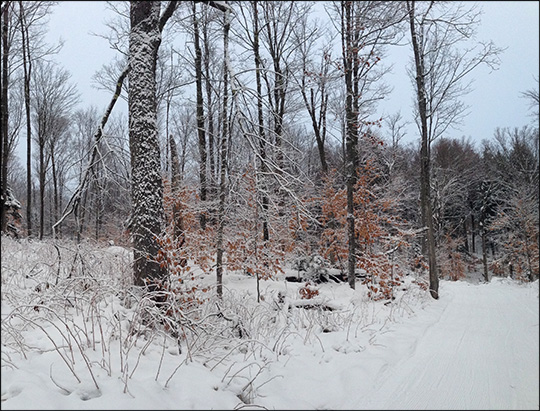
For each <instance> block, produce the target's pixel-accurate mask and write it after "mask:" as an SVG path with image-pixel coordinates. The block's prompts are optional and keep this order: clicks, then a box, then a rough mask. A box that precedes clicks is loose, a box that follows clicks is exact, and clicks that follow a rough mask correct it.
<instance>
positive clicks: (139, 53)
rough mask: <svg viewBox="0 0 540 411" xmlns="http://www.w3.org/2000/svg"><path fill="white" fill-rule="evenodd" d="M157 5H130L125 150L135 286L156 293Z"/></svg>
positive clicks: (159, 210) (159, 197) (159, 206)
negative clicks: (129, 179)
mask: <svg viewBox="0 0 540 411" xmlns="http://www.w3.org/2000/svg"><path fill="white" fill-rule="evenodd" d="M159 10H160V2H159V1H132V2H131V11H130V20H131V31H130V35H129V67H130V71H129V98H128V108H129V125H130V127H129V147H130V153H131V177H132V192H131V203H132V216H131V233H132V241H133V248H134V263H133V264H134V265H133V274H134V281H135V285H137V286H145V285H147V286H148V287H149V289H150V290H155V289H158V288H159V286H158V285H157V283H158V282H159V281H161V280H163V279H164V278H165V276H166V274H167V270H166V268H164V267H161V266H160V264H159V262H158V261H157V256H158V251H159V250H160V246H159V244H158V241H157V237H158V236H159V235H160V234H161V232H162V223H163V220H164V210H163V182H162V179H161V162H160V152H159V144H158V133H157V108H156V79H155V73H156V58H157V51H158V48H159V44H160V42H161V31H160V28H159Z"/></svg>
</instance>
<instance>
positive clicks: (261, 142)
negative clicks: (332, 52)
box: [253, 0, 270, 242]
mask: <svg viewBox="0 0 540 411" xmlns="http://www.w3.org/2000/svg"><path fill="white" fill-rule="evenodd" d="M257 5H258V2H257V1H256V0H255V1H254V2H253V54H254V55H255V81H256V84H257V118H258V126H259V155H260V158H261V161H260V163H261V165H260V167H261V171H262V175H263V181H264V178H265V176H266V175H267V171H268V170H267V165H266V140H265V139H266V136H265V133H264V116H263V102H262V84H261V57H260V51H259V10H258V8H257V7H258V6H257ZM262 208H263V216H262V231H263V242H267V241H268V240H269V239H270V233H269V231H268V208H269V199H268V195H267V194H266V192H265V191H264V188H263V193H262Z"/></svg>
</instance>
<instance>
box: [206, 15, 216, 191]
mask: <svg viewBox="0 0 540 411" xmlns="http://www.w3.org/2000/svg"><path fill="white" fill-rule="evenodd" d="M203 44H204V56H205V58H204V74H205V89H206V104H207V117H208V119H207V124H208V163H209V166H210V176H211V178H210V181H209V187H208V190H209V195H210V198H211V199H214V197H215V191H216V190H215V186H216V182H217V176H216V164H215V150H216V148H215V147H214V141H215V138H214V114H213V110H212V83H211V82H210V55H211V54H210V41H209V40H208V23H206V25H205V26H204V28H203Z"/></svg>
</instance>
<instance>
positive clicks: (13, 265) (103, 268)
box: [1, 237, 429, 409]
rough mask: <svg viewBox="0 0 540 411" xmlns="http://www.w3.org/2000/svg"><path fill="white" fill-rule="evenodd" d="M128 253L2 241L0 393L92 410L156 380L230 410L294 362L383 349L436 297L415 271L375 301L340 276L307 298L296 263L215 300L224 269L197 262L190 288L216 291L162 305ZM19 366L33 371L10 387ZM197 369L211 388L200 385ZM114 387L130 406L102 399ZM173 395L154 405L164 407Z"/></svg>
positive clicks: (192, 400) (198, 401)
mask: <svg viewBox="0 0 540 411" xmlns="http://www.w3.org/2000/svg"><path fill="white" fill-rule="evenodd" d="M130 261H131V252H130V251H129V250H126V249H124V248H122V247H116V246H111V247H104V246H98V245H96V244H93V243H83V244H80V245H76V244H74V243H70V242H64V241H61V242H52V241H43V242H39V241H28V240H13V239H11V238H7V237H3V238H2V277H1V282H2V298H1V304H2V306H1V312H2V362H1V366H2V381H3V384H2V401H7V400H10V399H13V398H15V397H16V396H17V395H18V393H20V392H21V391H22V390H24V389H32V390H35V391H36V394H39V393H40V392H41V394H42V395H47V396H50V395H57V396H58V398H56V399H54V400H53V401H52V402H53V403H55V402H56V404H57V406H58V408H63V406H62V396H71V395H75V396H78V397H79V398H80V400H82V401H83V403H84V404H87V406H88V408H111V406H112V407H115V408H116V407H118V408H123V407H124V406H125V405H122V404H125V398H131V399H133V400H137V401H140V399H141V397H142V396H143V395H144V393H145V392H148V390H149V387H155V386H156V385H158V386H159V387H160V389H161V390H162V392H163V393H166V392H168V391H170V392H175V396H174V397H171V398H170V399H169V400H170V401H173V398H174V399H175V400H174V401H178V395H179V394H178V393H179V392H181V393H182V394H181V398H183V401H184V404H185V406H181V407H180V408H205V398H206V399H207V401H208V404H213V403H215V401H216V398H219V403H220V404H223V408H228V409H232V408H241V407H245V406H246V404H252V405H256V404H257V403H258V401H259V399H261V398H262V397H264V394H263V393H264V387H265V386H266V385H267V384H269V383H270V382H271V381H274V382H275V380H279V379H280V378H282V377H283V375H282V374H281V373H280V370H283V367H286V366H287V364H288V363H289V362H291V366H294V365H293V364H294V363H295V361H298V360H299V359H300V358H301V356H303V355H308V356H311V357H313V356H316V357H318V358H319V357H320V362H321V363H324V362H325V361H328V359H327V360H325V358H328V355H327V354H328V353H329V352H338V353H357V352H362V351H364V350H366V348H367V347H373V348H376V347H377V344H378V340H379V338H382V337H383V336H384V334H385V333H386V332H389V330H390V328H391V325H392V324H396V323H401V322H403V321H404V319H406V318H407V317H409V316H410V315H413V314H414V313H415V311H416V310H418V309H421V308H422V307H424V306H425V305H426V304H429V298H428V296H427V293H426V292H425V291H423V290H421V289H420V287H418V286H417V285H416V284H415V283H413V282H412V281H411V280H412V277H411V278H407V279H406V281H405V283H404V285H403V286H400V287H399V288H396V289H395V297H396V298H395V300H393V301H391V302H385V301H372V300H371V299H369V298H368V296H367V290H366V289H365V287H364V286H362V285H361V284H360V283H358V284H357V289H356V290H352V289H350V288H349V286H348V285H347V284H345V283H341V284H337V283H333V282H330V283H326V284H321V285H319V286H318V290H319V295H317V296H316V297H314V298H313V299H309V300H305V299H301V296H300V293H299V288H300V287H301V286H303V284H298V283H288V282H285V281H284V277H285V275H290V274H291V273H293V272H292V271H290V270H286V273H285V275H280V276H278V277H277V278H276V279H274V280H269V281H264V282H261V301H260V302H257V292H256V280H255V279H254V278H250V277H247V276H245V275H243V274H238V273H228V274H227V275H226V276H225V278H224V294H223V298H222V299H217V298H216V297H215V293H214V292H213V286H214V283H215V276H213V275H206V274H203V273H201V272H200V270H199V271H198V270H196V269H194V270H193V274H192V275H193V280H192V281H193V284H194V285H196V286H197V288H198V289H199V290H202V289H203V288H204V289H207V290H208V291H207V292H204V293H203V292H199V294H198V295H200V299H199V300H198V302H197V303H193V304H191V305H185V302H184V303H180V302H172V303H170V304H169V305H168V306H166V307H162V308H161V309H158V308H156V307H155V306H154V304H153V303H152V301H150V300H148V299H147V298H143V297H142V296H140V295H139V294H138V293H137V290H135V289H133V288H130V285H129V284H130V275H131V267H130ZM190 295H195V294H190ZM164 312H168V314H167V315H165V314H164ZM398 354H399V353H396V358H397V357H398V356H399V355H398ZM22 358H24V361H21V359H22ZM21 364H23V365H21ZM44 365H46V366H44ZM36 369H48V370H49V373H48V375H35V374H34V375H32V370H36ZM10 373H11V374H10ZM15 373H17V376H18V378H17V380H18V381H20V375H21V373H22V374H24V373H27V374H28V376H29V379H28V380H27V381H26V382H25V380H22V382H17V383H13V384H9V383H8V384H4V382H6V381H7V382H9V380H10V375H15ZM30 376H31V377H30ZM197 376H201V378H202V379H204V380H205V381H208V380H209V381H213V383H212V384H211V388H208V387H207V386H206V385H204V386H200V387H199V388H198V389H197V388H196V384H194V382H196V381H197ZM203 376H204V377H203ZM186 387H190V388H189V389H186ZM194 387H195V388H194ZM111 391H114V392H116V393H117V395H120V396H122V399H123V400H122V401H123V402H118V404H117V405H115V404H110V400H109V401H108V402H107V403H106V404H105V405H104V404H100V397H102V396H103V397H105V396H104V394H106V393H107V394H108V395H106V397H107V398H109V399H110V397H111ZM51 392H52V393H54V394H51ZM167 398H168V397H167V396H166V395H164V396H163V398H161V399H160V401H161V403H160V405H154V407H155V408H167ZM90 400H91V401H90ZM147 401H149V402H151V401H153V400H152V398H151V395H149V396H148V398H147ZM137 404H140V402H137ZM175 404H176V403H174V404H173V403H171V405H170V406H171V407H173V408H174V407H176V408H178V405H175ZM83 407H84V406H83ZM143 408H145V407H143Z"/></svg>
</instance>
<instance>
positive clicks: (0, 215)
mask: <svg viewBox="0 0 540 411" xmlns="http://www.w3.org/2000/svg"><path fill="white" fill-rule="evenodd" d="M9 7H10V2H8V1H7V2H4V4H3V8H4V12H3V15H2V17H3V20H2V105H1V107H2V141H1V142H0V161H1V163H2V164H1V166H0V198H1V201H0V229H1V231H2V232H5V231H6V227H7V215H6V208H5V203H6V199H7V163H8V138H9V137H8V131H9V130H8V120H9V112H8V109H9V105H8V82H9V67H8V64H9V49H10V47H9V41H8V27H9Z"/></svg>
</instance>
